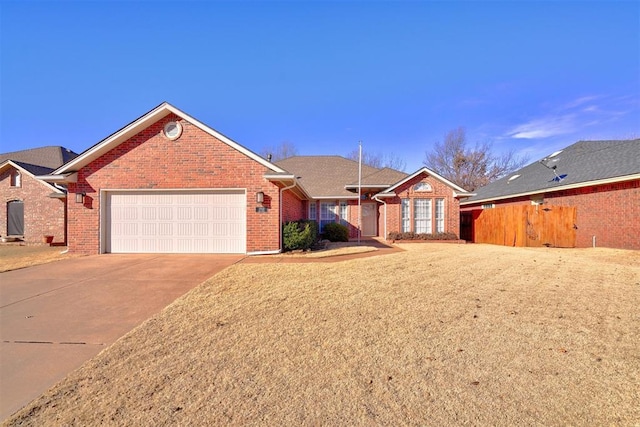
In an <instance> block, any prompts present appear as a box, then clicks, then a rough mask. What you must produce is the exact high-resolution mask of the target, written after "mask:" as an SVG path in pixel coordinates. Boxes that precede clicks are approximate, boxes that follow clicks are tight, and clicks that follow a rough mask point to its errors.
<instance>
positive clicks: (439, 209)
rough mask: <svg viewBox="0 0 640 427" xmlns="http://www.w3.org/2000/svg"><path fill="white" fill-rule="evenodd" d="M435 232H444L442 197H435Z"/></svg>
mask: <svg viewBox="0 0 640 427" xmlns="http://www.w3.org/2000/svg"><path fill="white" fill-rule="evenodd" d="M436 233H444V199H436Z"/></svg>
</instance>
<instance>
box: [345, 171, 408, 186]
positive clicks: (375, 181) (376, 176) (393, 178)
mask: <svg viewBox="0 0 640 427" xmlns="http://www.w3.org/2000/svg"><path fill="white" fill-rule="evenodd" d="M406 177H407V174H406V173H404V172H400V171H397V170H395V169H391V168H382V169H379V170H378V171H376V172H374V173H372V174H369V175H366V176H364V175H363V177H362V185H363V186H364V185H386V186H387V187H388V186H390V185H392V184H395V183H396V182H398V181H400V180H403V179H404V178H406ZM349 185H352V186H354V187H357V186H358V181H355V182H350V183H349Z"/></svg>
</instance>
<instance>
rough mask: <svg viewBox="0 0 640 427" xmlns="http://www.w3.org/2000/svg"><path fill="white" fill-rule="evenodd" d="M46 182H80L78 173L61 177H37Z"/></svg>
mask: <svg viewBox="0 0 640 427" xmlns="http://www.w3.org/2000/svg"><path fill="white" fill-rule="evenodd" d="M35 178H36V179H39V180H40V181H46V182H78V173H77V172H73V173H65V174H61V175H38V176H36V177H35Z"/></svg>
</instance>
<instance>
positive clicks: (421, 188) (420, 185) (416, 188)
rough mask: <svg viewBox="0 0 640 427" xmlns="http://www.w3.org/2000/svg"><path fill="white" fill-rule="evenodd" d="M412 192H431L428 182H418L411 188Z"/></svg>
mask: <svg viewBox="0 0 640 427" xmlns="http://www.w3.org/2000/svg"><path fill="white" fill-rule="evenodd" d="M413 191H433V189H432V188H431V184H429V183H428V182H419V183H417V184H416V185H414V186H413Z"/></svg>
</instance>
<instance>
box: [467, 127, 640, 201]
mask: <svg viewBox="0 0 640 427" xmlns="http://www.w3.org/2000/svg"><path fill="white" fill-rule="evenodd" d="M545 165H546V166H545ZM554 167H555V169H553V168H554ZM633 174H640V139H634V140H624V141H580V142H576V143H575V144H573V145H570V146H569V147H567V148H565V149H563V150H561V151H560V152H559V153H558V154H557V155H555V156H553V157H547V158H545V159H542V160H540V161H536V162H534V163H531V164H530V165H528V166H525V167H524V168H522V169H520V170H518V171H515V172H513V173H510V174H509V175H507V176H505V177H503V178H501V179H499V180H497V181H495V182H492V183H491V184H488V185H486V186H484V187H481V188H478V189H477V190H476V191H475V193H476V195H475V196H473V197H470V198H468V199H466V200H464V201H463V202H462V203H461V204H463V205H465V204H470V203H474V202H478V201H488V200H498V199H504V198H508V197H510V196H514V195H519V194H535V193H545V192H550V191H553V190H554V189H556V188H558V187H564V186H567V185H573V186H576V185H578V186H579V185H580V183H587V182H591V181H599V180H609V179H615V178H618V177H624V176H628V175H633ZM516 175H519V177H517V178H515V179H512V178H513V177H514V176H516ZM563 175H566V176H565V177H563V178H562V179H558V178H557V177H562V176H563Z"/></svg>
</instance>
